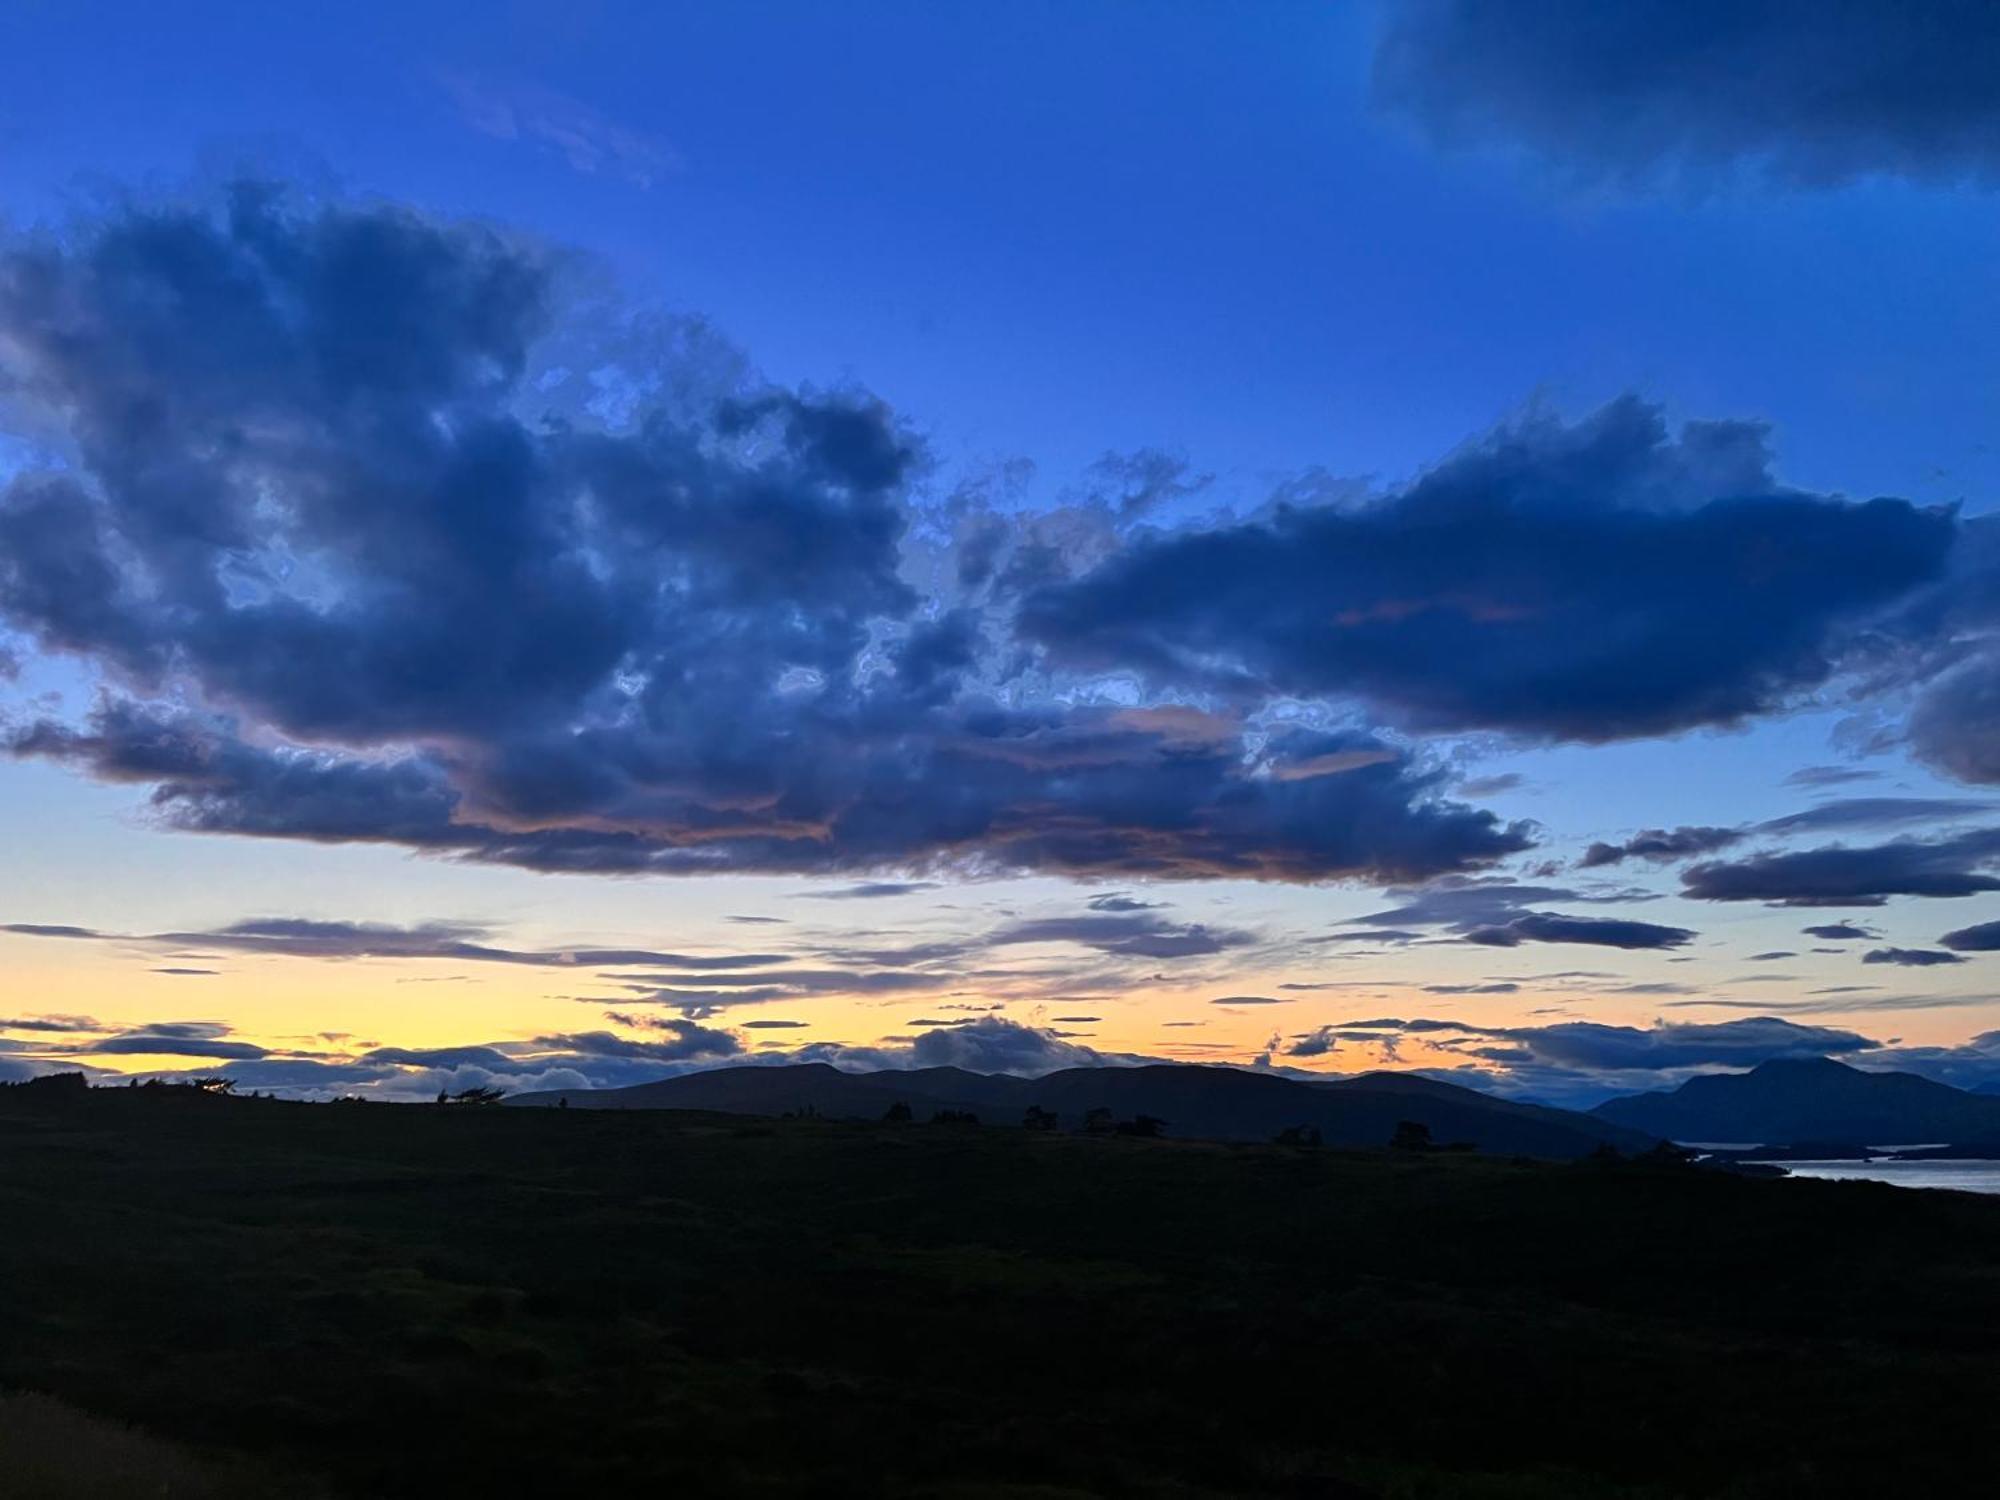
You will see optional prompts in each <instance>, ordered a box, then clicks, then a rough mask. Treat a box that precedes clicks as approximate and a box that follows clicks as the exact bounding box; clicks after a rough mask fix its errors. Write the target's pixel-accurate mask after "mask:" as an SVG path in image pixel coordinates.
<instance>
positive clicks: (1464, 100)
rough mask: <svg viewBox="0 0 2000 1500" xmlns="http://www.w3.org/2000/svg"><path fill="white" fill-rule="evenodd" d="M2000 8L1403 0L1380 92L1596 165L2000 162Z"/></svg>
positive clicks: (1954, 0) (1974, 2)
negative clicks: (1995, 82) (1997, 87)
mask: <svg viewBox="0 0 2000 1500" xmlns="http://www.w3.org/2000/svg"><path fill="white" fill-rule="evenodd" d="M1996 70H2000V16H1996V13H1995V11H1994V9H1993V7H1992V6H1990V5H1987V4H1984V3H1982V0H1931V3H1926V4H1920V5H1910V4H1904V3H1901V0H1838V3H1818V0H1626V3H1623V4H1620V5H1617V6H1611V7H1607V6H1603V5H1598V4H1593V3H1592V0H1539V3H1537V4H1534V5H1529V6H1494V5H1485V4H1481V3H1480V0H1408V3H1403V4H1398V5H1396V6H1393V7H1391V8H1390V9H1389V11H1388V21H1387V24H1386V25H1385V27H1384V29H1383V32H1382V36H1381V40H1380V46H1379V50H1378V52H1377V55H1376V60H1375V77H1374V90H1375V96H1376V99H1377V102H1378V103H1379V104H1380V105H1381V106H1382V107H1384V108H1386V109H1388V110H1391V111H1393V112H1396V113H1398V114H1400V115H1402V116H1404V117H1406V118H1409V119H1411V120H1414V121H1415V122H1416V124H1417V125H1418V126H1419V127H1420V128H1421V129H1422V130H1423V131H1424V132H1425V133H1426V134H1427V135H1428V136H1429V137H1430V138H1432V139H1433V140H1435V141H1437V142H1439V143H1441V144H1446V145H1450V146H1473V145H1493V144H1496V143H1500V144H1512V145H1516V146H1518V147H1520V148H1524V149H1526V150H1527V151H1530V152H1532V153H1534V154H1535V155H1536V156H1538V157H1540V158H1542V159H1544V160H1546V161H1548V162H1550V163H1551V164H1553V165H1555V166H1556V167H1557V168H1558V169H1559V170H1561V171H1562V172H1564V173H1566V174H1569V175H1572V176H1574V177H1576V178H1580V179H1583V180H1587V181H1612V182H1619V183H1651V182H1657V181H1669V182H1678V183H1686V184H1689V185H1693V184H1697V183H1707V182H1710V181H1713V180H1715V179H1717V178H1718V177H1721V178H1729V177H1733V176H1737V175H1746V176H1749V177H1752V178H1756V179H1759V180H1763V181H1767V182H1774V183H1780V184H1785V185H1792V186H1803V187H1828V186H1834V185H1837V184H1840V183H1845V182H1848V181H1851V180H1853V179H1856V178H1863V177H1870V176H1900V177H1911V178H1917V179H1922V180H1931V181H1940V182H1950V181H1958V180H1972V181H1978V182H1982V183H1987V184H1991V183H1993V182H1995V181H2000V100H1996V98H1995V95H1994V91H1993V88H1992V79H1993V76H1994V73H1995V71H1996Z"/></svg>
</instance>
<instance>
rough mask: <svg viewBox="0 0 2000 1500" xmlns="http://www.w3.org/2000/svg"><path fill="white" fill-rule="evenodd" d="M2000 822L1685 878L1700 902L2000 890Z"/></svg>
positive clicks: (1741, 863) (1802, 901) (1875, 898)
mask: <svg viewBox="0 0 2000 1500" xmlns="http://www.w3.org/2000/svg"><path fill="white" fill-rule="evenodd" d="M1996 864H2000V828H1987V829H1978V830H1975V831H1973V832H1969V833H1962V834H1958V835H1955V836H1953V837H1951V838H1944V839H1935V840H1930V841H1924V840H1918V839H1897V840H1895V841H1894V842H1892V843H1887V844H1875V845H1864V846H1861V847H1854V848H1850V847H1846V846H1844V845H1839V844H1835V845H1831V846H1829V847H1827V848H1824V849H1809V850H1803V851H1801V852H1799V853H1796V854H1757V855H1753V856H1751V857H1750V858H1748V859H1744V860H1738V861H1735V862H1733V863H1722V862H1715V863H1710V864H1701V865H1694V866H1692V867H1690V868H1689V869H1688V870H1687V871H1685V872H1684V873H1683V875H1682V877H1681V882H1682V885H1683V887H1684V890H1685V894H1687V895H1689V896H1691V897H1694V898H1695V899H1697V900H1701V901H1764V902H1768V903H1770V904H1771V905H1774V906H1880V905H1882V904H1883V903H1884V902H1885V901H1887V900H1888V898H1889V897H1891V896H1940V897H1956V896H1971V895H1976V894H1977V893H1979V892H1981V891H1994V890H2000V878H1996V877H1995V876H1994V875H1992V874H1990V873H1988V872H1989V871H1990V870H1991V869H1992V868H1993V867H1994V866H1995V865H1996Z"/></svg>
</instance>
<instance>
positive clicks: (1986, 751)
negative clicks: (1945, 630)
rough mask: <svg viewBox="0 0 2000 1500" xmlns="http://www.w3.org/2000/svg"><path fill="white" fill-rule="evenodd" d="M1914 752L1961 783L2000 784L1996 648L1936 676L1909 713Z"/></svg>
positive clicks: (1998, 660) (1999, 659) (1999, 670)
mask: <svg viewBox="0 0 2000 1500" xmlns="http://www.w3.org/2000/svg"><path fill="white" fill-rule="evenodd" d="M1910 740H1911V744H1912V745H1913V747H1914V748H1915V749H1916V752H1917V754H1918V755H1920V756H1921V757H1922V758H1923V759H1925V760H1927V761H1929V762H1930V763H1931V764H1932V765H1935V766H1937V767H1938V768H1939V769H1940V770H1942V771H1946V772H1948V773H1949V774H1951V775H1953V776H1956V777H1958V778H1959V780H1961V781H1973V782H1980V783H1983V784H1986V785H1993V784H1996V783H2000V648H1993V647H1989V649H1988V653H1987V655H1986V656H1984V657H1982V658H1980V659H1978V660H1975V661H1973V662H1971V663H1969V664H1967V665H1966V666H1963V667H1961V668H1959V669H1958V670H1957V671H1955V672H1953V673H1950V674H1949V675H1947V676H1945V677H1943V678H1941V679H1940V680H1939V681H1938V682H1937V683H1936V684H1934V685H1933V686H1932V687H1931V688H1930V689H1928V690H1927V691H1926V692H1925V693H1924V695H1923V696H1922V697H1921V698H1919V699H1918V701H1917V706H1916V708H1915V710H1914V711H1913V712H1912V713H1911V715H1910Z"/></svg>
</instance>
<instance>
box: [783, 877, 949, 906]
mask: <svg viewBox="0 0 2000 1500" xmlns="http://www.w3.org/2000/svg"><path fill="white" fill-rule="evenodd" d="M936 889H937V882H936V881H935V880H863V881H860V882H857V883H856V884H854V885H844V886H841V887H839V888H838V889H837V890H831V891H807V892H806V893H805V894H806V895H807V896H808V897H810V898H811V899H812V900H815V901H873V900H879V899H881V898H883V897H886V896H909V895H914V894H915V893H916V892H918V891H934V890H936Z"/></svg>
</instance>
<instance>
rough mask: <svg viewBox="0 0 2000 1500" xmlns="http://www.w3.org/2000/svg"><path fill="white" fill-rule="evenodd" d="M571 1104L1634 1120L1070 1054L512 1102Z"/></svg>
mask: <svg viewBox="0 0 2000 1500" xmlns="http://www.w3.org/2000/svg"><path fill="white" fill-rule="evenodd" d="M564 1100H566V1101H567V1102H568V1104H569V1106H570V1107H572V1108H578V1109H690V1110H714V1111H719V1112H721V1113H725V1114H746V1115H784V1114H799V1113H803V1112H806V1111H808V1110H810V1111H811V1112H812V1113H815V1114H817V1115H820V1116H823V1117H825V1118H828V1119H862V1120H879V1119H881V1118H882V1117H883V1116H884V1115H885V1114H886V1113H887V1112H888V1111H889V1110H890V1109H891V1108H892V1107H893V1106H895V1105H897V1104H902V1105H906V1106H907V1107H908V1108H909V1110H910V1112H911V1114H912V1116H913V1117H914V1118H916V1119H918V1120H927V1119H929V1118H931V1117H932V1116H933V1115H934V1114H937V1113H938V1112H940V1111H952V1112H955V1113H970V1114H974V1115H977V1116H979V1118H980V1119H981V1120H982V1121H983V1122H984V1123H987V1124H1003V1125H1014V1124H1017V1123H1019V1122H1020V1120H1021V1119H1022V1117H1023V1116H1024V1115H1025V1114H1026V1112H1027V1111H1028V1109H1030V1108H1031V1107H1032V1108H1037V1109H1042V1110H1046V1111H1049V1112H1050V1113H1052V1114H1054V1115H1055V1116H1056V1117H1057V1120H1058V1122H1059V1126H1060V1128H1062V1129H1069V1130H1073V1129H1077V1128H1080V1127H1081V1126H1082V1124H1083V1122H1084V1116H1085V1115H1086V1114H1087V1113H1088V1112H1089V1111H1091V1110H1096V1109H1106V1110H1109V1111H1111V1113H1112V1115H1113V1116H1114V1117H1115V1118H1116V1119H1119V1120H1131V1119H1134V1118H1136V1117H1137V1116H1140V1115H1149V1116H1152V1117H1153V1118H1155V1119H1157V1120H1160V1121H1163V1122H1164V1133H1165V1134H1167V1135H1170V1136H1176V1137H1184V1138H1191V1139H1203V1140H1217V1141H1268V1140H1271V1139H1273V1138H1274V1137H1276V1136H1277V1135H1278V1134H1279V1133H1280V1132H1281V1131H1284V1130H1288V1129H1291V1128H1292V1127H1304V1128H1307V1129H1311V1130H1317V1131H1318V1132H1319V1135H1320V1139H1321V1140H1323V1141H1324V1142H1325V1144H1327V1145H1329V1146H1344V1147H1373V1146H1384V1145H1387V1144H1388V1142H1389V1140H1390V1137H1391V1136H1393V1135H1394V1134H1395V1133H1396V1130H1397V1127H1398V1126H1399V1125H1400V1124H1401V1123H1403V1122H1404V1121H1412V1122H1415V1123H1417V1124H1421V1125H1423V1126H1425V1127H1426V1128H1427V1129H1428V1130H1429V1132H1430V1135H1431V1139H1432V1140H1433V1141H1434V1142H1435V1143H1437V1144H1439V1145H1446V1144H1459V1143H1463V1144H1466V1145H1469V1146H1470V1147H1471V1148H1472V1149H1474V1150H1476V1151H1481V1152H1487V1153H1492V1154H1499V1155H1507V1156H1535V1157H1544V1158H1549V1159H1554V1160H1573V1159H1575V1158H1577V1157H1582V1156H1588V1155H1589V1154H1590V1153H1591V1152H1593V1151H1595V1150H1597V1149H1598V1148H1599V1147H1601V1146H1605V1145H1610V1146H1613V1147H1616V1148H1617V1149H1619V1150H1623V1151H1642V1150H1645V1149H1647V1148H1648V1147H1649V1146H1651V1145H1652V1144H1653V1137H1652V1136H1650V1135H1649V1134H1648V1133H1646V1132H1645V1131H1643V1130H1640V1129H1635V1128H1632V1127H1630V1126H1627V1125H1625V1124H1623V1123H1621V1122H1618V1121H1615V1120H1608V1119H1600V1118H1594V1117H1592V1116H1590V1115H1585V1114H1577V1113H1573V1112H1571V1111H1568V1110H1561V1109H1551V1108H1546V1107H1544V1106H1541V1105H1535V1104H1518V1103H1514V1102H1511V1101H1509V1100H1504V1099H1496V1098H1493V1097H1492V1096H1490V1095H1487V1094H1482V1093H1479V1092H1478V1091H1476V1090H1473V1089H1467V1088H1460V1087H1458V1086H1457V1085H1455V1084H1449V1083H1441V1082H1438V1081H1436V1080H1433V1079H1428V1078H1421V1077H1417V1076H1415V1075H1412V1074H1406V1073H1369V1074H1362V1075H1360V1076H1357V1077H1354V1078H1338V1079H1329V1080H1326V1081H1324V1082H1317V1081H1316V1082H1305V1081H1302V1080H1298V1079H1292V1078H1285V1077H1280V1076H1278V1075H1275V1074H1271V1073H1257V1072H1251V1071H1248V1070H1245V1069H1241V1068H1222V1067H1204V1066H1199V1065H1192V1064H1162V1065H1157V1066H1149V1067H1136V1068H1123V1067H1094V1068H1069V1069H1065V1070H1063V1071H1061V1072H1057V1073H1050V1074H1047V1075H1045V1076H1044V1077H1041V1078H1016V1077H1012V1076H1009V1075H1005V1074H985V1073H969V1072H966V1071H965V1070H963V1069H960V1068H917V1069H912V1070H908V1071H900V1070H885V1071H877V1072H867V1073H848V1072H843V1071H841V1070H839V1069H837V1068H833V1067H830V1066H828V1065H826V1064H825V1063H800V1064H792V1065H789V1066H772V1067H738V1068H717V1069H714V1070H713V1071H709V1072H702V1073H688V1074H684V1075H682V1076H681V1077H678V1078H666V1079H661V1080H660V1081H658V1082H656V1083H642V1084H635V1085H633V1086H631V1087H628V1088H619V1089H597V1090H591V1089H571V1090H567V1091H561V1092H545V1093H533V1094H521V1095H517V1096H515V1097H513V1098H511V1099H509V1100H507V1101H506V1102H507V1103H509V1104H512V1105H517V1106H530V1107H532V1106H536V1105H540V1106H554V1105H556V1104H558V1103H559V1102H561V1101H564Z"/></svg>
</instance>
